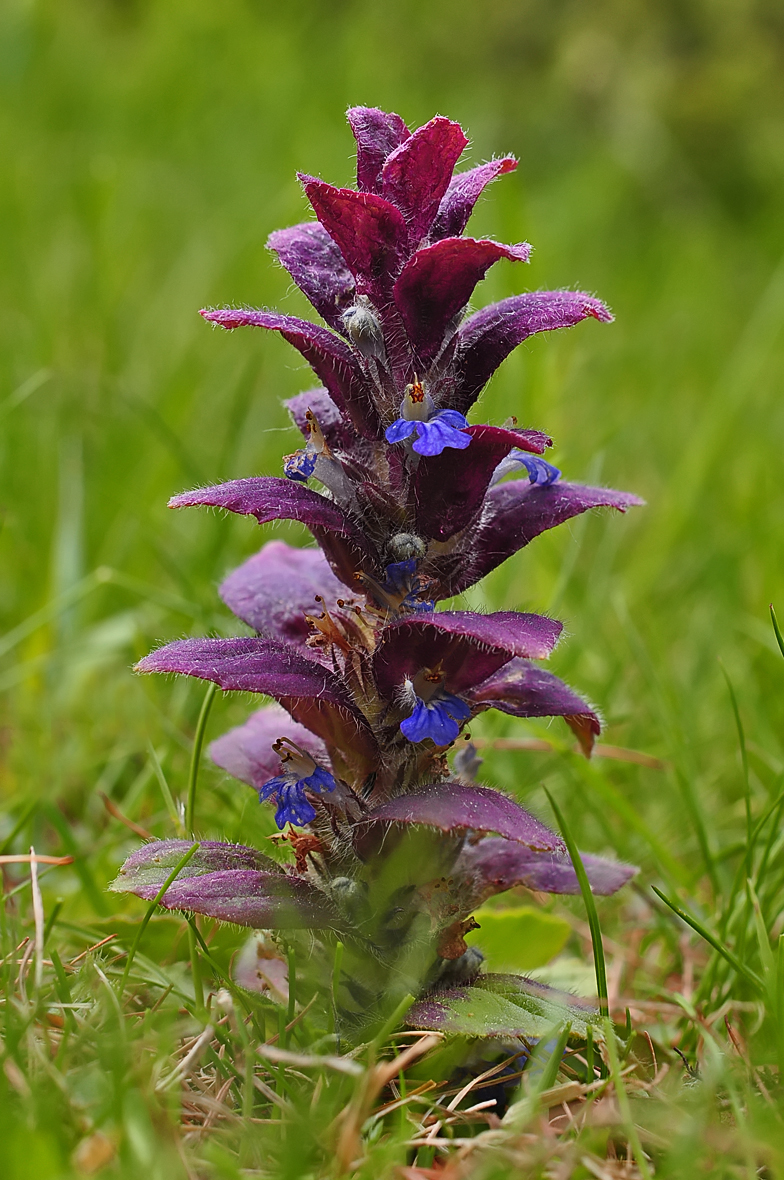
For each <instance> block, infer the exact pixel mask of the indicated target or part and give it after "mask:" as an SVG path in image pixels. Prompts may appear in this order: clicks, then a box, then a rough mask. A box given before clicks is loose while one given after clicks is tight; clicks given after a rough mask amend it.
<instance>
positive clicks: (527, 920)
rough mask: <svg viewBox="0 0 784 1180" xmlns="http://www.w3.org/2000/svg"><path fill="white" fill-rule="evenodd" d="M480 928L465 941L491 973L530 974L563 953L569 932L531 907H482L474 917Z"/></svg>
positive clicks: (565, 924) (552, 917)
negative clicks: (482, 958) (476, 952)
mask: <svg viewBox="0 0 784 1180" xmlns="http://www.w3.org/2000/svg"><path fill="white" fill-rule="evenodd" d="M474 917H475V918H476V921H477V922H478V923H479V926H480V929H478V930H474V931H472V932H471V934H469V935H468V937H467V938H466V942H467V943H469V944H470V945H473V946H477V947H479V949H480V950H481V951H482V953H483V954H484V956H485V962H486V964H487V966H488V968H489V969H490V970H491V971H531V970H533V968H534V967H543V966H544V964H545V963H549V962H550V960H551V959H553V958H555V956H556V955H557V954H558V953H559V952H560V951H562V950H563V948H564V946H565V945H566V942H567V940H568V938H569V935H570V933H571V927H570V925H569V923H568V922H567V921H566V919H565V918H559V917H558V916H557V915H556V914H547V913H543V911H542V910H539V909H536V908H535V907H534V906H528V905H525V906H515V907H514V908H512V907H508V908H500V907H497V906H495V907H491V906H485V907H483V908H482V909H480V910H477V911H476V913H475V914H474Z"/></svg>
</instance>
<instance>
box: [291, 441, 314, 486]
mask: <svg viewBox="0 0 784 1180" xmlns="http://www.w3.org/2000/svg"><path fill="white" fill-rule="evenodd" d="M317 459H318V455H317V453H316V451H315V449H314V448H313V447H310V448H308V447H303V448H302V450H300V451H295V452H294V454H293V455H286V456H285V458H284V460H283V474H284V475H285V476H286V478H287V479H293V480H296V482H297V483H307V481H308V480H309V479H310V477H311V475H312V474H313V472H314V470H315V467H316V460H317Z"/></svg>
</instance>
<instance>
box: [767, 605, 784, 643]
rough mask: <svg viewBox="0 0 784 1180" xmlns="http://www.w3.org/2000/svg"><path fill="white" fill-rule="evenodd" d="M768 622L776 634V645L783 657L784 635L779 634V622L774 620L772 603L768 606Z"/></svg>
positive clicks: (774, 614) (774, 613)
mask: <svg viewBox="0 0 784 1180" xmlns="http://www.w3.org/2000/svg"><path fill="white" fill-rule="evenodd" d="M770 621H771V622H772V623H773V630H774V632H775V634H776V643H777V644H778V645H779V651H780V652H781V654H782V655H783V656H784V635H782V634H781V628H780V627H779V621H778V619H777V618H776V612H775V610H774V609H773V603H772V602H771V604H770Z"/></svg>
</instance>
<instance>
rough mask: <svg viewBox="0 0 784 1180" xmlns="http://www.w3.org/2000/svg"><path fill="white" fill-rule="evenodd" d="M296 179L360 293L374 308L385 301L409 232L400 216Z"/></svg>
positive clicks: (348, 193)
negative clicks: (303, 187)
mask: <svg viewBox="0 0 784 1180" xmlns="http://www.w3.org/2000/svg"><path fill="white" fill-rule="evenodd" d="M300 180H301V181H302V183H303V185H304V186H305V192H306V193H307V196H308V200H309V201H310V203H311V205H312V206H313V209H314V210H315V213H316V217H318V219H319V221H320V222H321V224H322V225H323V226H324V229H325V230H326V231H327V233H328V234H329V236H330V237H331V238H332V239H333V241H335V242H336V243H337V245H338V247H339V249H340V252H341V254H342V255H343V257H344V258H345V260H346V265H347V266H348V268H349V270H350V271H351V273H352V274H353V276H354V278H355V279H356V281H357V289H358V291H359V293H360V294H361V295H369V296H370V298H371V299H372V300H373V302H374V303H376V304H378V303H381V302H383V300H384V295H385V292H386V291H387V290H388V288H389V286H390V284H391V282H392V279H393V278H394V277H395V275H396V274H397V273H398V271H399V270H400V267H401V264H402V262H403V258H404V253H405V248H406V239H407V231H406V223H405V221H404V220H403V216H402V214H401V213H400V212H399V211H398V210H397V209H396V208H395V206H394V205H391V204H390V203H389V201H385V200H384V199H383V197H377V196H375V195H374V194H373V193H356V192H354V190H353V189H350V188H335V187H334V186H333V185H331V184H326V183H325V182H324V181H323V180H316V179H315V177H313V176H300ZM328 388H329V387H328ZM330 392H331V390H330Z"/></svg>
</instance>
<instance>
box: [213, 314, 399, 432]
mask: <svg viewBox="0 0 784 1180" xmlns="http://www.w3.org/2000/svg"><path fill="white" fill-rule="evenodd" d="M200 314H201V315H203V316H204V318H205V320H209V322H210V323H211V324H219V325H220V326H221V327H222V328H227V329H228V330H229V331H231V330H232V329H234V328H243V327H246V328H247V327H250V328H267V329H268V330H269V331H271V332H280V334H281V336H282V337H283V339H284V340H287V341H288V342H289V344H291V345H292V346H293V347H294V348H296V349H297V351H298V352H299V353H301V354H302V356H303V357H304V358H305V360H306V361H307V362H308V364H309V365H310V367H311V368H312V369H313V372H314V373H315V374H316V376H317V377H318V379H319V380H320V381H321V382H322V383H323V384H324V386H325V387H326V389H327V392H328V393H329V396H330V397H331V398H332V400H333V402H334V403H335V405H336V406H337V407H338V409H339V410H340V412H341V414H343V415H344V416H345V417H346V418H349V419H350V420H351V421H352V422H353V423H354V426H355V427H356V429H357V430H358V431H359V433H360V434H362V435H364V436H365V438H379V437H380V436H381V427H380V424H379V420H378V415H377V413H376V409H375V406H374V403H373V398H372V395H371V392H370V389H369V387H368V386H367V384H366V383H365V378H364V376H363V374H362V370H361V369H360V368H359V365H358V364H357V362H356V359H355V357H354V353H353V352H352V351H351V348H350V347H349V346H348V344H346V342H345V341H344V340H341V339H340V338H339V337H338V336H336V335H335V334H334V332H330V331H329V330H328V329H327V328H322V327H320V326H319V325H318V324H311V323H310V321H309V320H300V319H297V318H296V316H292V315H279V314H278V312H273V311H248V310H243V309H242V308H233V307H221V308H216V309H214V310H211V311H210V310H204V311H202V312H201V313H200Z"/></svg>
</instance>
